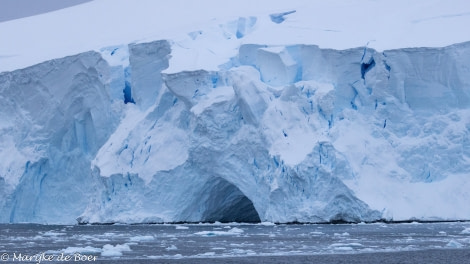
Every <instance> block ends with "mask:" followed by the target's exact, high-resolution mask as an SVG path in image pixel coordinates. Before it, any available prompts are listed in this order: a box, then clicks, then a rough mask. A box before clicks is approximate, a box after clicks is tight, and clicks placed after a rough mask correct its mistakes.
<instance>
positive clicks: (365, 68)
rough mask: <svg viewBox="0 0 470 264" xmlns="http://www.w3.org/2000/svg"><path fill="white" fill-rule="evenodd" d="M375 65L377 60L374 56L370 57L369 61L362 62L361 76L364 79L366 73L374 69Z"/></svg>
mask: <svg viewBox="0 0 470 264" xmlns="http://www.w3.org/2000/svg"><path fill="white" fill-rule="evenodd" d="M374 66H375V60H374V58H372V57H371V58H370V60H369V61H368V62H363V63H361V78H362V79H364V77H365V75H366V73H367V72H368V71H370V70H372V68H374Z"/></svg>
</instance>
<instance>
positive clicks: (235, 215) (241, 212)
mask: <svg viewBox="0 0 470 264" xmlns="http://www.w3.org/2000/svg"><path fill="white" fill-rule="evenodd" d="M206 186H207V188H204V190H205V194H206V195H207V196H206V197H207V200H206V202H205V208H206V210H205V212H204V213H203V215H202V218H203V219H202V220H203V221H206V222H215V221H219V222H222V223H227V222H244V223H260V222H261V220H260V218H259V215H258V212H257V211H256V209H255V207H254V205H253V202H252V201H251V200H250V199H248V197H246V196H245V195H244V194H243V193H242V192H241V191H240V189H238V188H237V187H236V186H235V185H233V184H232V183H230V182H228V181H227V180H225V179H222V178H215V179H214V180H213V181H211V182H209V183H207V185H206Z"/></svg>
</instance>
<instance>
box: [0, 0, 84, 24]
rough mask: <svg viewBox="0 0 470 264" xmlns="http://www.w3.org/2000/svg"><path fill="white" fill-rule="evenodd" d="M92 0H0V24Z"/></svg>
mask: <svg viewBox="0 0 470 264" xmlns="http://www.w3.org/2000/svg"><path fill="white" fill-rule="evenodd" d="M89 1H91V0H0V22H3V21H7V20H12V19H16V18H21V17H27V16H33V15H37V14H41V13H46V12H50V11H54V10H57V9H62V8H65V7H69V6H73V5H77V4H81V3H85V2H89Z"/></svg>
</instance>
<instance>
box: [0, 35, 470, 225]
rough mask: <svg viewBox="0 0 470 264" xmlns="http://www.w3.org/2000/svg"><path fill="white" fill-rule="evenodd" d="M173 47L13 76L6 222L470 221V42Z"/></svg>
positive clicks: (70, 61)
mask: <svg viewBox="0 0 470 264" xmlns="http://www.w3.org/2000/svg"><path fill="white" fill-rule="evenodd" d="M238 31H240V30H238ZM238 31H237V32H238ZM172 48H173V47H172V44H171V42H169V41H166V40H161V41H154V42H150V43H141V44H131V45H129V46H117V47H111V48H106V49H103V50H102V51H101V52H86V53H82V54H79V55H76V56H71V57H66V58H62V59H56V60H52V61H48V62H44V63H41V64H38V65H35V66H31V67H29V68H26V69H21V70H16V71H12V72H4V73H1V74H0V101H1V102H2V105H1V106H0V113H1V115H2V121H0V131H1V133H0V160H1V162H0V197H1V199H0V212H1V214H0V221H1V222H41V223H74V222H75V221H76V219H78V221H79V222H81V223H114V222H123V223H149V222H152V223H153V222H179V221H188V222H199V221H245V222H258V221H271V222H294V221H298V222H335V221H351V222H360V221H375V220H379V219H386V220H409V219H418V220H456V219H470V209H469V207H468V204H469V202H470V193H469V192H468V190H470V181H469V175H468V174H469V171H470V137H469V132H470V67H469V65H470V64H469V63H470V43H469V42H467V43H462V44H456V45H452V46H448V47H443V48H409V49H396V50H386V51H383V52H377V51H375V50H373V49H369V48H367V47H361V48H354V49H347V50H334V49H321V48H319V47H318V46H315V45H288V46H269V45H255V44H245V45H242V46H240V47H239V49H238V53H237V54H236V56H234V57H232V58H230V59H229V60H227V62H225V63H224V64H222V65H220V67H218V69H216V70H214V69H210V70H208V69H198V70H188V71H185V70H183V71H169V70H168V68H169V67H170V64H171V63H170V59H171V57H172Z"/></svg>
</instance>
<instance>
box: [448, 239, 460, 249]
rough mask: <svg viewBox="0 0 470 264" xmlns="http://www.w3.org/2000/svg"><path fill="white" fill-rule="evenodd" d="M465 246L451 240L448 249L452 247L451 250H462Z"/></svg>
mask: <svg viewBox="0 0 470 264" xmlns="http://www.w3.org/2000/svg"><path fill="white" fill-rule="evenodd" d="M462 246H463V245H462V244H460V243H459V242H457V241H455V240H453V239H452V240H451V241H449V243H447V245H446V247H450V248H461V247H462Z"/></svg>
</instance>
